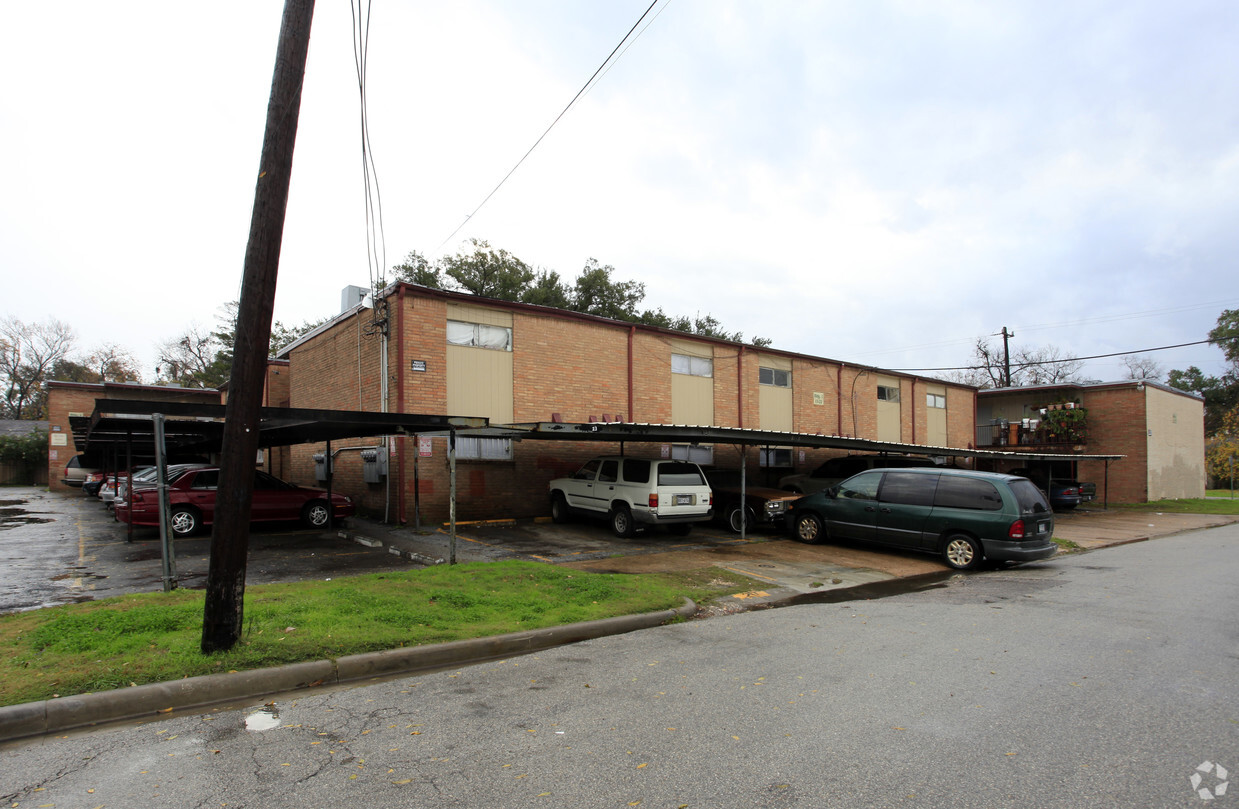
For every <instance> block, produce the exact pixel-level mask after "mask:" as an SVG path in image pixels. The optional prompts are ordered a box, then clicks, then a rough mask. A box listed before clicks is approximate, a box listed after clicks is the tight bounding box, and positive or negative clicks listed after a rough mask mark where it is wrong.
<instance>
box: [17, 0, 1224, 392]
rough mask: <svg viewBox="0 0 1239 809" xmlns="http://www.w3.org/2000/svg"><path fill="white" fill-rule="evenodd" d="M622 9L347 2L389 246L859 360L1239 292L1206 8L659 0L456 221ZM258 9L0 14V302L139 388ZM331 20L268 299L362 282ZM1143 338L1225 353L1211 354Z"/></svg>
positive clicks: (1190, 316) (627, 10) (308, 91)
mask: <svg viewBox="0 0 1239 809" xmlns="http://www.w3.org/2000/svg"><path fill="white" fill-rule="evenodd" d="M648 5H649V0H607V2H586V1H585V0H580V1H579V2H550V1H549V0H548V1H545V2H537V1H534V0H506V2H505V1H502V0H497V1H496V2H461V1H460V0H453V2H450V3H447V2H427V1H425V0H416V1H413V0H409V1H404V0H379V1H378V2H376V3H374V6H373V11H372V17H371V29H370V46H369V69H368V80H367V85H366V92H367V98H368V102H369V130H370V135H371V140H372V150H373V154H374V156H375V160H376V165H377V170H378V177H379V183H380V188H381V191H382V205H383V207H382V213H383V224H384V226H385V236H386V240H385V241H386V264H387V265H388V266H390V265H394V264H397V263H399V262H400V260H401V259H402V258H403V257H404V256H405V254H407V253H408V252H409V251H410V250H418V251H421V252H422V253H424V254H426V255H427V256H429V257H434V256H437V255H440V254H442V253H444V252H455V251H456V250H458V249H459V248H460V246H461V244H462V243H463V241H464V240H465V239H467V238H469V237H477V238H482V239H487V240H489V241H490V242H491V244H492V245H494V246H496V247H502V248H504V249H507V250H509V251H511V252H512V253H514V254H515V255H517V256H519V257H520V258H522V259H523V260H524V261H526V262H527V263H529V264H531V265H533V266H535V267H538V268H546V269H552V270H556V271H558V272H559V273H560V274H561V275H562V276H564V277H565V278H566V279H568V280H571V279H572V278H574V277H575V276H576V274H577V273H578V272H579V271H580V269H581V268H582V266H583V265H584V264H585V262H586V260H587V259H589V258H591V257H592V258H596V259H597V260H598V261H599V262H601V263H603V264H609V265H613V266H614V267H615V277H616V278H617V279H619V280H637V281H640V282H642V283H644V284H645V288H646V300H645V305H646V306H647V307H650V308H655V307H662V308H663V309H664V310H666V311H667V312H668V313H669V314H675V315H679V314H689V315H693V314H701V315H705V314H711V315H713V316H714V317H716V318H717V319H718V320H719V321H721V322H722V324H723V326H724V327H725V328H727V329H728V330H729V331H741V332H743V333H744V334H745V335H746V337H752V336H761V337H766V338H769V339H771V340H772V341H773V345H774V347H776V348H782V349H787V350H791V351H798V352H803V353H807V354H814V355H820V356H826V357H830V358H833V359H839V360H844V361H853V362H859V363H865V364H869V365H876V366H879V367H885V368H908V369H919V368H933V367H941V366H954V365H962V364H966V363H967V361H968V360H969V359H970V355H971V346H972V344H973V343H974V342H975V340H976V338H977V337H978V336H981V335H990V334H993V333H995V332H998V331H999V330H1000V329H1001V328H1002V327H1003V326H1007V327H1009V328H1010V329H1011V330H1012V331H1014V332H1015V335H1016V336H1015V340H1014V341H1013V343H1012V345H1013V348H1019V347H1033V346H1042V345H1047V344H1052V345H1056V346H1058V347H1060V348H1061V349H1063V350H1065V351H1069V352H1072V353H1074V354H1076V355H1078V356H1089V355H1096V354H1106V353H1111V352H1118V351H1131V350H1137V349H1146V348H1152V347H1157V346H1165V345H1172V344H1177V343H1185V342H1191V341H1196V340H1202V339H1204V338H1205V337H1206V336H1207V332H1208V331H1209V329H1210V328H1212V327H1213V326H1214V325H1215V324H1216V320H1217V316H1218V314H1219V313H1220V312H1221V311H1222V310H1223V309H1226V308H1239V280H1236V273H1235V257H1236V255H1239V70H1236V58H1235V43H1236V42H1239V6H1237V5H1236V4H1235V3H1234V2H1233V0H1202V1H1201V2H1196V1H1195V0H1180V2H1175V3H1171V2H1168V1H1167V0H1159V1H1158V2H1140V0H1115V1H1114V2H1108V1H1105V0H1103V1H1101V2H1089V1H1088V0H1073V1H1072V2H1069V3H1068V2H1062V3H1055V2H1051V3H1045V2H1035V3H1034V2H1003V3H987V2H930V3H911V2H909V3H900V2H870V1H869V0H866V1H865V2H859V1H857V2H805V3H793V2H756V0H753V1H751V2H727V1H726V0H658V4H657V5H656V6H655V8H654V10H653V11H652V12H651V14H650V15H649V16H648V17H647V18H646V23H648V27H644V30H643V33H642V34H641V36H640V37H639V38H638V39H636V41H635V42H633V43H632V44H631V45H630V46H629V47H627V49H626V50H625V51H624V52H623V55H622V57H621V58H620V59H619V60H618V61H617V62H616V63H615V64H614V65H613V66H612V67H610V69H609V70H608V71H607V72H606V73H605V75H604V76H603V77H602V78H601V80H600V81H599V82H598V83H597V84H596V86H594V87H593V88H592V89H591V91H590V92H589V93H588V94H587V95H585V96H584V97H583V98H582V99H581V100H580V101H579V102H578V103H577V105H576V106H575V107H574V108H573V109H572V110H571V111H570V112H569V113H568V114H567V115H566V116H564V118H563V119H562V120H561V121H560V122H559V124H558V125H557V126H556V127H555V128H554V129H553V130H552V131H551V132H550V134H549V135H548V136H547V137H546V138H545V140H543V141H542V143H541V145H540V146H539V147H538V148H537V150H536V151H534V153H533V154H532V155H531V156H530V157H529V159H527V160H526V161H525V163H524V164H523V165H522V166H521V167H520V169H519V170H518V171H517V172H516V173H515V174H514V175H513V176H512V177H511V179H509V180H508V181H507V183H506V184H505V185H504V186H503V188H502V189H501V190H500V191H499V192H498V193H497V194H495V195H494V197H493V198H492V199H491V200H490V201H489V202H488V203H487V204H486V205H485V206H484V207H482V208H481V210H480V211H478V213H477V214H476V215H474V216H473V217H472V218H471V219H470V220H469V221H468V223H467V224H466V225H465V226H464V227H462V228H461V229H460V230H459V232H457V233H456V234H455V235H454V236H452V235H451V234H452V233H453V231H454V230H456V228H457V227H458V226H460V225H461V224H462V223H463V222H465V219H466V216H467V215H468V214H470V213H471V212H472V211H474V209H475V208H477V206H478V205H479V203H481V202H482V200H483V199H484V198H485V197H486V195H487V194H488V193H490V191H491V190H492V188H494V187H495V185H496V184H497V183H498V182H499V181H500V180H501V179H502V178H503V176H504V175H505V174H506V173H507V172H508V171H509V170H510V169H511V168H512V167H513V166H514V165H515V164H516V162H517V161H518V160H519V159H520V158H521V156H522V155H523V154H524V153H525V152H526V151H527V150H528V149H529V147H530V146H531V145H532V144H533V143H534V141H536V140H537V138H538V137H539V136H540V135H541V134H542V133H543V131H544V130H545V129H546V127H547V126H548V125H549V124H550V123H551V121H552V120H554V118H555V116H556V115H558V114H559V113H560V111H561V110H562V109H563V108H564V106H565V105H566V104H567V103H568V102H569V101H570V100H571V99H572V97H573V95H574V94H575V93H576V92H577V91H578V90H579V89H580V88H581V87H582V86H583V85H584V83H585V82H586V80H587V79H588V78H589V77H590V75H591V74H592V73H593V72H594V70H595V69H596V68H598V66H599V65H600V64H602V62H603V60H604V59H605V58H606V56H607V54H608V53H610V52H611V50H612V49H613V48H614V47H615V46H616V45H617V44H618V43H619V42H620V40H621V39H622V38H623V36H624V34H625V33H626V32H627V31H628V29H629V28H630V27H631V26H632V25H633V24H634V23H635V22H636V21H637V19H638V18H639V17H640V16H641V14H642V13H643V12H644V11H645V9H646V7H647V6H648ZM281 11H282V3H280V2H274V1H272V0H238V1H237V2H227V1H223V2H214V3H208V4H191V3H182V2H167V1H166V0H160V1H159V2H149V3H138V2H125V0H119V2H114V3H99V2H95V1H94V0H92V2H73V1H72V0H70V1H69V2H59V3H14V2H9V3H4V4H3V5H0V71H2V73H3V75H4V77H5V78H4V83H3V90H0V93H2V95H0V99H2V103H0V147H2V149H3V160H2V161H0V272H2V273H3V279H4V282H5V284H4V289H5V290H6V291H7V295H6V298H7V300H6V302H5V303H4V305H3V306H0V314H4V315H11V316H15V317H18V318H20V319H22V320H24V321H27V322H33V321H41V320H44V319H46V318H48V317H56V318H58V319H60V320H63V321H65V322H68V323H69V324H71V325H72V326H73V328H74V329H75V330H76V332H77V335H78V338H79V347H80V348H82V349H83V350H86V351H88V350H90V349H92V348H94V347H96V346H98V345H99V344H100V343H103V342H114V343H118V344H120V345H122V346H124V347H126V348H128V349H129V350H130V351H132V352H133V353H134V354H135V355H136V356H137V357H138V358H139V360H140V361H141V362H142V364H143V366H144V368H143V370H144V373H145V374H147V376H148V381H149V379H150V375H151V374H152V372H153V367H154V357H155V350H156V345H157V344H158V343H160V342H163V341H166V340H169V339H172V338H174V337H177V336H179V335H180V334H182V333H184V331H185V329H186V328H187V327H188V326H190V325H193V324H197V325H199V326H202V327H207V328H210V327H213V326H214V325H215V318H216V315H217V314H219V313H220V311H221V307H222V305H223V304H224V303H226V302H227V301H230V300H234V299H236V298H237V297H238V295H239V291H240V279H241V270H242V261H243V257H244V252H245V244H246V238H247V231H248V227H249V217H250V209H251V205H252V201H253V193H254V182H255V174H256V172H257V165H258V155H259V150H260V147H261V143H262V135H263V124H264V116H265V111H266V104H267V98H268V95H269V92H270V82H271V72H272V66H273V63H274V54H275V46H276V40H277V38H278V33H279V22H280V15H281ZM651 20H652V22H651ZM643 26H644V24H643ZM350 31H351V22H350V13H349V8H348V5H347V4H346V3H343V2H341V0H319V2H318V8H317V10H316V13H315V20H314V28H313V35H312V38H311V45H310V56H309V64H308V67H307V71H306V80H305V87H304V91H303V101H302V106H301V122H300V129H299V133H298V140H297V147H296V157H295V162H294V166H293V181H292V189H291V198H290V203H289V209H288V219H287V223H286V228H285V235H284V245H283V256H282V260H281V267H280V276H279V291H278V294H277V299H276V309H275V316H276V318H277V319H278V320H281V321H283V322H284V323H285V324H296V323H300V322H302V321H305V320H313V319H318V318H321V317H323V316H326V315H329V314H334V313H335V312H336V311H338V308H339V301H340V290H341V289H342V288H343V287H345V286H346V285H349V284H358V285H366V284H368V283H369V278H370V270H369V268H368V264H367V256H366V242H365V218H364V207H363V203H364V193H363V185H362V170H361V160H360V154H361V146H360V139H359V125H358V120H359V114H358V92H357V77H356V74H355V72H354V63H353V48H352V44H351V42H352V38H351V34H350ZM449 236H451V239H450V240H449ZM445 240H447V241H446V244H445ZM1150 356H1151V357H1153V358H1154V359H1156V360H1157V361H1158V362H1160V363H1162V365H1163V366H1164V367H1165V368H1166V369H1170V368H1186V367H1187V366H1189V365H1193V364H1194V365H1197V366H1200V367H1201V368H1202V369H1203V370H1205V371H1206V372H1207V373H1211V374H1216V373H1219V372H1220V371H1221V370H1222V367H1223V358H1222V353H1221V351H1220V350H1218V349H1217V348H1215V347H1211V346H1197V347H1193V348H1185V349H1179V350H1174V351H1162V352H1157V353H1155V354H1151V355H1150ZM1085 375H1086V376H1088V377H1091V378H1095V379H1102V380H1113V379H1118V378H1121V377H1122V376H1123V369H1122V365H1121V360H1119V359H1113V360H1105V361H1096V362H1090V363H1088V365H1087V367H1086V369H1085Z"/></svg>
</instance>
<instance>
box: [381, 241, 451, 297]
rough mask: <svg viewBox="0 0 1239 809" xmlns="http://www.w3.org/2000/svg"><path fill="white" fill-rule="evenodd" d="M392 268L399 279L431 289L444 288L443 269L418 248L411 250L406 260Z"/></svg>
mask: <svg viewBox="0 0 1239 809" xmlns="http://www.w3.org/2000/svg"><path fill="white" fill-rule="evenodd" d="M392 269H393V270H395V272H396V280H397V281H405V282H407V283H410V284H420V285H421V286H424V287H430V288H431V289H443V288H444V286H443V285H444V277H443V270H442V269H440V268H439V267H437V266H435V265H434V264H431V263H430V262H429V261H427V260H426V257H425V256H423V255H422V254H421V253H419V252H417V251H416V250H410V251H409V254H408V255H407V256H405V259H404V261H403V262H401V263H400V264H397V265H396V266H394V267H392Z"/></svg>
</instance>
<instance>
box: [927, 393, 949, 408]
mask: <svg viewBox="0 0 1239 809" xmlns="http://www.w3.org/2000/svg"><path fill="white" fill-rule="evenodd" d="M925 404H926V406H928V407H936V408H939V409H945V408H946V397H945V396H943V395H942V394H941V393H927V394H925Z"/></svg>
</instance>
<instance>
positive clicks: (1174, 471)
mask: <svg viewBox="0 0 1239 809" xmlns="http://www.w3.org/2000/svg"><path fill="white" fill-rule="evenodd" d="M1068 412H1071V413H1073V414H1078V416H1077V417H1076V418H1075V419H1074V420H1073V424H1078V426H1075V427H1073V428H1072V429H1070V430H1068V431H1064V432H1063V433H1062V434H1058V435H1052V434H1051V431H1050V430H1048V429H1047V424H1049V423H1050V422H1052V421H1054V419H1055V416H1056V415H1058V414H1060V413H1062V414H1066V413H1068ZM976 446H977V448H979V449H998V450H1003V449H1007V450H1019V451H1024V452H1045V453H1051V454H1056V455H1061V457H1062V460H1060V461H1050V462H1043V463H1046V464H1048V465H1049V466H1050V467H1051V468H1052V469H1053V471H1054V475H1055V477H1078V479H1080V480H1088V481H1092V482H1093V483H1096V484H1097V487H1098V492H1099V493H1100V492H1101V491H1102V486H1103V485H1106V484H1108V490H1109V499H1110V501H1111V502H1114V503H1143V502H1146V501H1149V500H1162V499H1181V498H1188V497H1204V496H1205V484H1206V474H1205V411H1204V400H1203V399H1202V398H1201V397H1199V396H1197V395H1196V394H1193V393H1187V392H1185V391H1181V390H1178V389H1176V388H1171V387H1169V386H1166V385H1162V384H1158V383H1156V382H1136V381H1125V382H1111V383H1105V384H1092V385H1047V386H1037V387H1026V388H1002V389H998V390H983V391H980V392H978V394H977V438H976ZM1073 453H1085V454H1093V455H1111V454H1112V455H1125V456H1126V457H1125V458H1124V459H1123V460H1121V461H1118V462H1115V463H1111V464H1109V466H1108V468H1107V466H1106V465H1105V464H1103V462H1101V461H1089V460H1079V461H1075V460H1073V459H1072V457H1071V456H1072V454H1073ZM1027 465H1028V464H1027V463H1026V462H1023V461H1018V462H1012V463H1008V464H997V465H996V467H997V471H1007V470H1008V469H1010V468H1012V467H1018V466H1027Z"/></svg>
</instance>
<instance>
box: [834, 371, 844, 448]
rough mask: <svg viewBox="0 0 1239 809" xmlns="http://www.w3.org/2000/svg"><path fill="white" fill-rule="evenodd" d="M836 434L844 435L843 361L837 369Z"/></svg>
mask: <svg viewBox="0 0 1239 809" xmlns="http://www.w3.org/2000/svg"><path fill="white" fill-rule="evenodd" d="M835 405H836V408H837V410H838V413H836V415H835V435H843V363H839V367H838V368H836V369H835Z"/></svg>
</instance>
